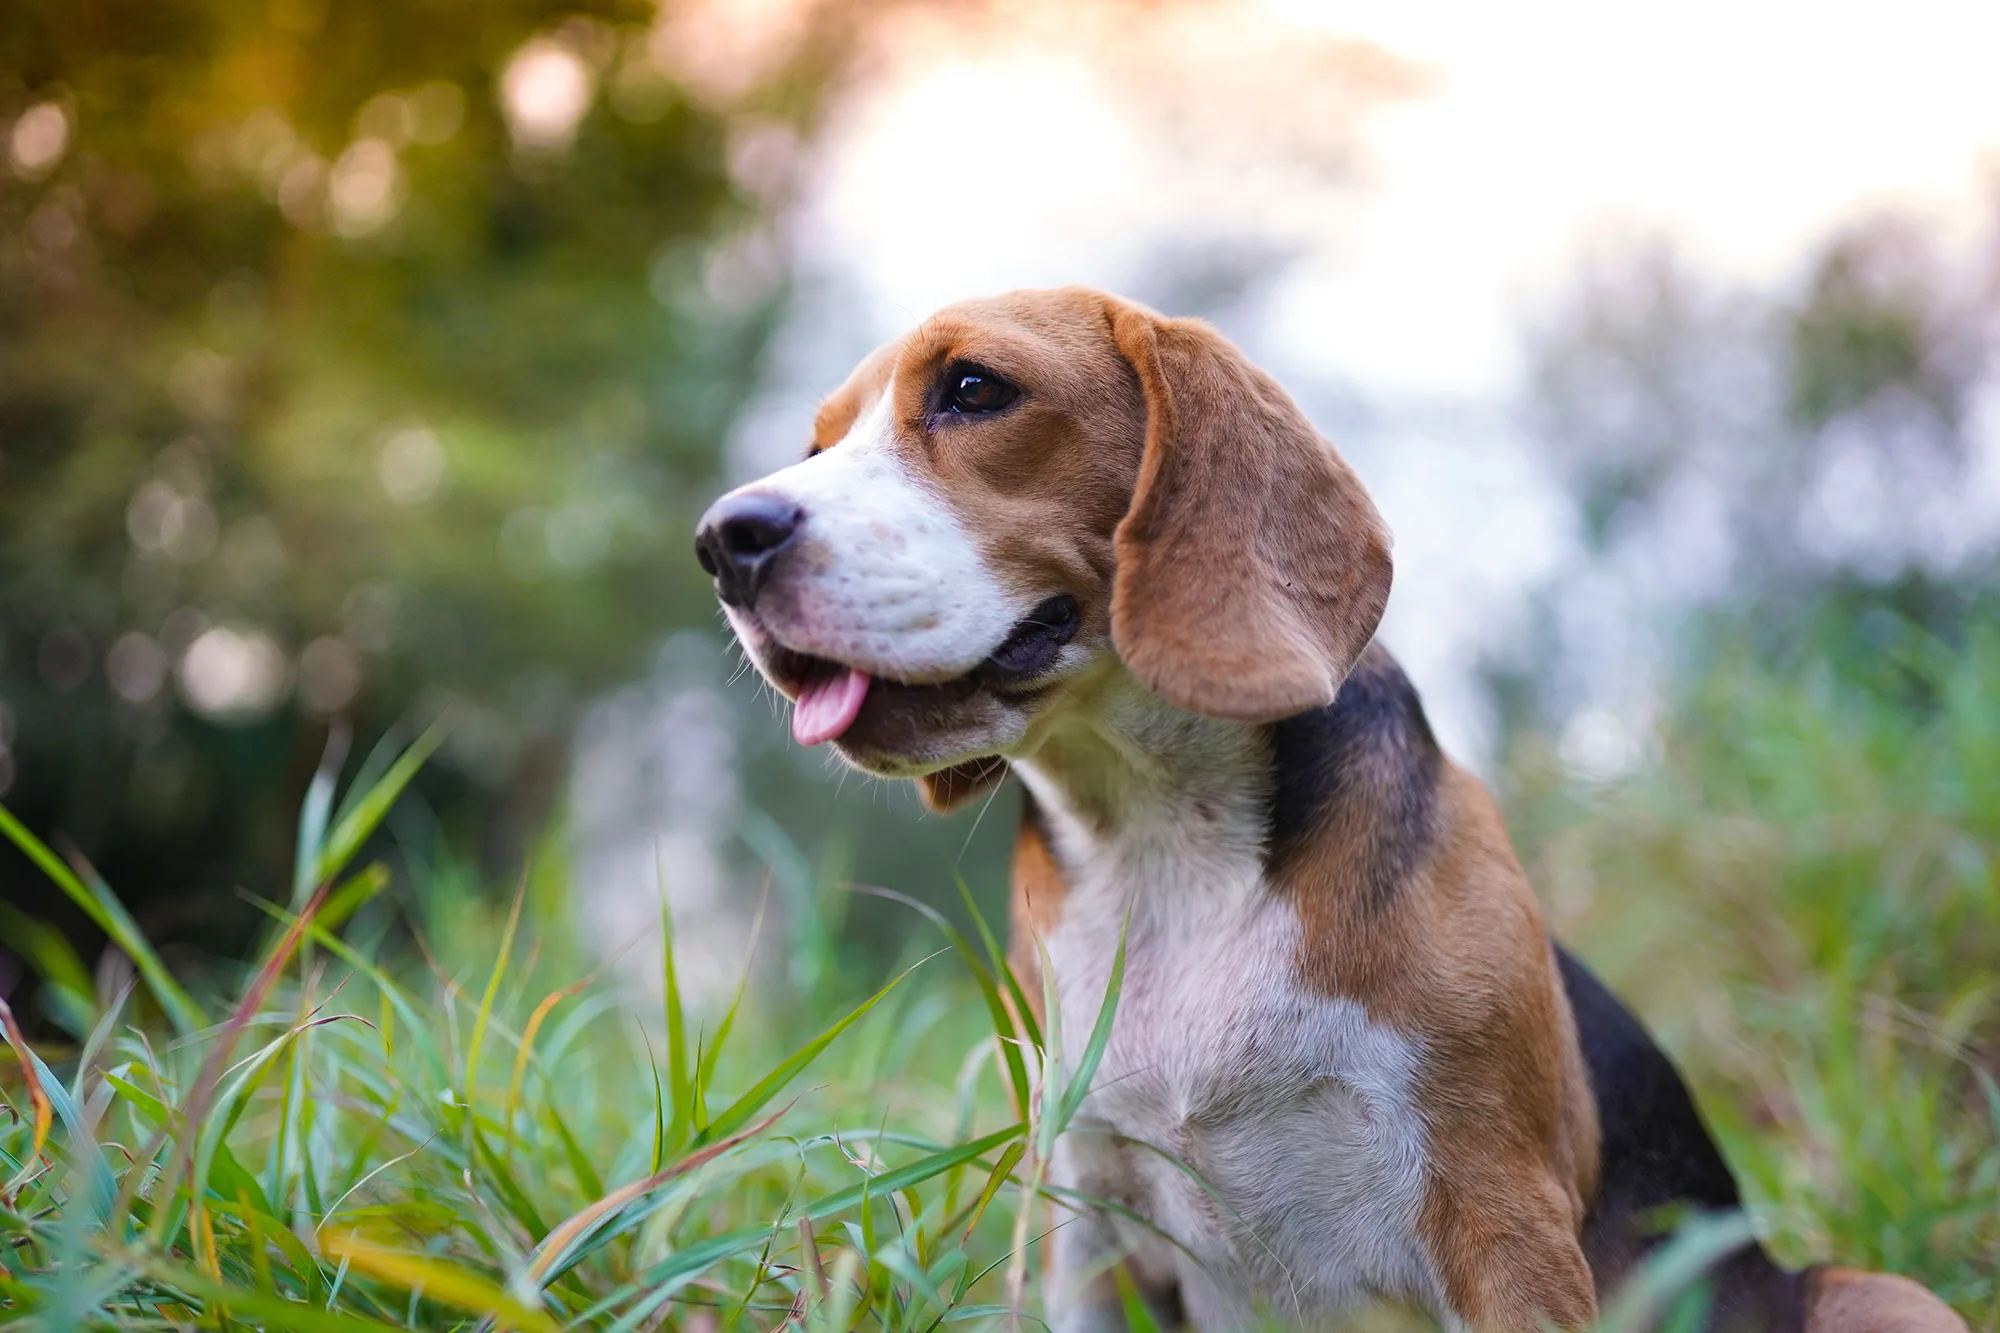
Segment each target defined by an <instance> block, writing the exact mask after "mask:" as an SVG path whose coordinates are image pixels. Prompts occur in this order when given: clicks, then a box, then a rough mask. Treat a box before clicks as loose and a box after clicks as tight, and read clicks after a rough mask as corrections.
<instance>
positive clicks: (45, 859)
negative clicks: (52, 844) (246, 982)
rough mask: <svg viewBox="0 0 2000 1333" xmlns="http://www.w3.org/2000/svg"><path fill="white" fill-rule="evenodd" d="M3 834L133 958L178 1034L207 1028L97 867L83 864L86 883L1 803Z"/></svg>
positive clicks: (189, 997)
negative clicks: (92, 867)
mask: <svg viewBox="0 0 2000 1333" xmlns="http://www.w3.org/2000/svg"><path fill="white" fill-rule="evenodd" d="M0 833H4V834H6V836H7V839H8V841H10V842H12V843H13V844H14V845H15V846H16V847H18V848H20V849H21V850H22V852H24V853H26V855H27V857H28V859H29V860H30V861H33V862H34V863H35V865H36V866H37V867H39V868H40V869H41V872H42V873H43V874H45V875H47V876H48V877H49V878H50V879H51V880H54V881H55V884H56V887H57V888H59V889H61V890H62V891H63V892H64V893H66V894H68V895H69V899H70V901H71V902H73V903H75V904H76V905H77V906H78V907H80V908H82V909H83V912H84V915H86V916H88V917H89V918H90V919H91V921H92V922H93V923H94V924H95V925H96V926H97V928H98V929H99V930H101V931H103V932H104V933H105V935H107V936H108V937H110V940H111V942H112V943H113V944H116V945H117V946H118V947H119V949H120V950H122V951H123V952H124V954H125V956H126V957H127V958H130V959H131V960H132V963H133V965H134V966H135V967H137V968H138V969H139V975H140V976H142V977H144V978H145V979H146V986H147V988H148V989H149V990H151V991H152V992H153V998H154V999H156V1000H158V1001H159V1003H160V1008H161V1009H163V1010H165V1011H166V1014H167V1020H168V1021H169V1022H171V1023H172V1024H173V1025H174V1031H175V1032H176V1033H178V1034H179V1035H180V1036H183V1037H187V1036H192V1035H193V1034H195V1033H197V1032H199V1031H201V1030H202V1029H203V1028H205V1027H207V1026H208V1018H207V1016H206V1015H204V1014H203V1013H202V1011H201V1006H200V1005H198V1004H196V1003H195V1002H194V997H193V996H191V995H189V994H188V993H187V992H186V991H184V990H182V989H181V986H180V983H179V982H177V981H175V980H174V979H173V976H172V975H171V974H170V973H169V972H168V971H167V969H166V967H165V965H164V964H162V963H161V962H160V956H159V955H158V954H156V953H154V952H153V947H152V946H151V945H150V944H148V943H146V938H145V936H143V935H141V934H140V933H139V927H138V926H137V924H135V923H134V922H133V920H132V918H131V916H130V915H129V914H128V913H127V912H126V911H125V905H124V904H123V903H121V902H119V901H118V898H117V895H115V894H114V893H112V892H111V890H110V888H109V887H107V886H106V885H105V884H104V881H103V880H101V879H99V878H98V877H97V874H96V872H95V871H88V867H87V866H86V867H85V869H86V871H88V875H89V879H90V883H89V884H88V885H87V886H86V885H85V883H84V881H83V880H82V879H80V878H78V876H77V874H76V872H75V871H73V870H71V869H70V867H68V866H66V865H64V864H63V862H62V861H61V859H60V858H58V857H57V856H56V854H55V853H54V852H52V851H50V850H49V849H48V848H47V847H46V846H44V845H43V843H42V840H41V839H40V838H37V837H36V836H35V835H34V834H32V833H30V832H29V831H28V829H27V827H26V826H25V825H24V824H22V823H21V821H20V820H18V819H16V818H14V812H13V811H11V810H9V809H8V808H7V807H6V806H4V805H0Z"/></svg>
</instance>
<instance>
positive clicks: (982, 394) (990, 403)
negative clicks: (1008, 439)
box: [941, 367, 1021, 416]
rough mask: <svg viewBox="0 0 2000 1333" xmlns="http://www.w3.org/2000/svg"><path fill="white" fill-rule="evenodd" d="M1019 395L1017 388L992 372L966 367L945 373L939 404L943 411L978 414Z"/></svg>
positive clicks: (964, 414) (997, 408)
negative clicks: (942, 395)
mask: <svg viewBox="0 0 2000 1333" xmlns="http://www.w3.org/2000/svg"><path fill="white" fill-rule="evenodd" d="M1020 396H1021V391H1020V390H1019V389H1017V388H1015V387H1014V386H1013V385H1011V384H1009V383H1008V382H1007V381H1006V380H1003V379H1001V378H1000V377H999V376H998V375H995V374H994V373H993V372H992V371H990V370H980V369H976V368H971V367H968V368H965V369H960V370H954V371H952V372H951V373H950V374H948V375H947V376H945V386H944V402H943V403H942V404H941V405H942V406H943V408H944V410H945V411H947V412H954V413H957V414H958V415H959V416H979V415H981V414H982V413H986V412H998V411H999V410H1000V409H1001V408H1003V407H1006V406H1007V405H1008V404H1009V403H1011V402H1013V401H1014V400H1015V399H1016V398H1019V397H1020Z"/></svg>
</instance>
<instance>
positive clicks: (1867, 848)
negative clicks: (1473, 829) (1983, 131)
mask: <svg viewBox="0 0 2000 1333" xmlns="http://www.w3.org/2000/svg"><path fill="white" fill-rule="evenodd" d="M1875 628H1876V629H1877V630H1879V631H1881V632H1880V633H1876V634H1874V635H1872V636H1871V639H1870V641H1869V642H1867V643H1866V644H1865V645H1862V646H1861V647H1859V648H1857V646H1856V645H1855V642H1854V640H1855V636H1854V635H1852V634H1851V633H1849V634H1845V635H1842V636H1839V638H1838V639H1837V640H1836V641H1834V642H1815V643H1813V644H1811V645H1810V647H1809V649H1808V650H1807V651H1805V652H1802V653H1801V654H1799V656H1798V658H1797V660H1796V662H1795V664H1794V665H1792V666H1790V667H1788V668H1787V669H1784V670H1781V671H1773V670H1772V669H1771V668H1770V667H1769V666H1767V665H1762V664H1760V662H1759V660H1758V658H1757V657H1756V656H1753V655H1752V654H1751V653H1749V652H1748V651H1747V650H1744V649H1740V648H1739V649H1733V650H1729V651H1725V652H1723V653H1722V654H1721V655H1720V659H1719V660H1718V661H1717V662H1716V663H1715V665H1714V666H1713V668H1712V669H1711V670H1709V671H1708V672H1707V673H1706V674H1705V675H1704V676H1703V677H1702V678H1701V679H1700V681H1699V684H1698V685H1697V687H1696V688H1695V689H1694V690H1692V691H1691V693H1690V694H1689V696H1688V697H1687V698H1685V699H1684V700H1682V701H1681V703H1680V706H1679V707H1678V708H1677V709H1676V710H1675V712H1674V714H1673V716H1672V717H1671V719H1670V720H1669V722H1668V724H1667V725H1666V727H1665V728H1664V731H1663V737H1662V739H1663V752H1662V753H1661V754H1660V756H1659V757H1658V760H1657V762H1654V763H1651V764H1648V765H1647V766H1646V768H1645V770H1644V771H1643V772H1641V773H1640V774H1638V775H1637V776H1635V777H1633V778H1632V779H1630V780H1629V781H1627V782H1624V783H1622V784H1619V785H1617V786H1615V787H1612V788H1610V789H1608V790H1602V791H1597V792H1590V791H1587V790H1584V789H1580V788H1578V787H1577V786H1575V785H1573V784H1570V783H1568V782H1565V781H1563V780H1561V779H1560V778H1559V777H1558V776H1557V774H1556V773H1555V770H1554V767H1553V765H1552V763H1551V761H1550V760H1549V758H1548V756H1546V755H1539V756H1538V755H1535V754H1533V753H1524V754H1522V755H1520V756H1517V758H1516V763H1515V765H1514V773H1515V775H1516V777H1517V780H1518V785H1517V789H1516V793H1515V794H1516V799H1515V801H1514V802H1513V804H1514V807H1515V812H1516V815H1517V818H1516V820H1515V828H1516V834H1517V837H1519V838H1520V840H1521V842H1522V844H1523V847H1522V850H1523V854H1524V857H1525V858H1526V860H1527V862H1528V865H1529V869H1530V873H1531V874H1532V875H1533V876H1534V877H1535V879H1536V880H1537V882H1538V883H1539V884H1540V885H1541V886H1542V888H1543V890H1544V892H1545V894H1546V895H1547V897H1548V898H1549V901H1550V904H1551V907H1552V915H1553V916H1554V918H1555V921H1556V925H1557V929H1558V930H1559V931H1560V932H1561V933H1563V934H1564V935H1565V936H1566V937H1567V938H1569V939H1570V940H1571V941H1573V942H1574V943H1575V944H1577V945H1578V946H1580V947H1581V949H1582V951H1583V952H1584V953H1585V954H1586V955H1587V956H1589V957H1590V958H1591V959H1592V960H1593V961H1594V962H1596V963H1597V964H1598V965H1599V967H1600V969H1601V970H1602V971H1603V972H1604V973H1605V975H1606V977H1607V979H1608V980H1609V981H1610V982H1612V983H1613V984H1614V985H1615V986H1616V987H1617V988H1618V989H1620V990H1621V991H1622V992H1623V993H1624V994H1625V995H1626V996H1627V997H1628V999H1629V1000H1630V1001H1631V1002H1633V1003H1634V1005H1635V1007H1636V1008H1637V1009H1638V1010H1639V1011H1640V1013H1641V1014H1642V1015H1643V1016H1644V1017H1645V1018H1646V1019H1647V1020H1648V1024H1649V1026H1650V1027H1652V1028H1653V1029H1654V1031H1655V1032H1656V1033H1657V1034H1659V1035H1660V1036H1661V1037H1662V1038H1663V1039H1664V1040H1665V1042H1666V1044H1667V1045H1668V1046H1669V1047H1670V1048H1671V1049H1672V1050H1673V1051H1674V1053H1675V1054H1676V1056H1677V1057H1678V1058H1679V1060H1680V1061H1681V1063H1682V1064H1683V1066H1684V1067H1685V1068H1686V1070H1687V1072H1688V1073H1689V1075H1690V1077H1691V1079H1692V1081H1693V1083H1694V1085H1695V1089H1696V1094H1697V1098H1698V1100H1699V1101H1700V1103H1701V1105H1702V1108H1703V1110H1704V1112H1705V1113H1706V1114H1707V1116H1708V1118H1709V1120H1710V1122H1711V1124H1712V1126H1713V1127H1714V1129H1715V1130H1716V1131H1717V1134H1718V1137H1719V1138H1720V1139H1721V1141H1722V1145H1723V1148H1724V1152H1725V1155H1726V1156H1727V1157H1728V1159H1729V1162H1730V1164H1731V1166H1732V1167H1733V1168H1734V1170H1735V1171H1736V1173H1737V1175H1738V1177H1739V1179H1740V1180H1742V1182H1743V1184H1744V1187H1745V1192H1746V1195H1747V1196H1748V1198H1749V1200H1750V1201H1751V1202H1752V1203H1753V1205H1755V1207H1756V1209H1757V1211H1758V1213H1759V1215H1760V1216H1761V1217H1762V1219H1763V1221H1764V1223H1765V1225H1766V1228H1767V1230H1768V1232H1769V1239H1770V1242H1771V1244H1772V1247H1773V1248H1774V1249H1775V1250H1776V1251H1777V1252H1778V1253H1779V1254H1780V1255H1781V1256H1782V1257H1783V1258H1785V1259H1787V1260H1788V1261H1790V1262H1792V1263H1795V1264H1800V1263H1805V1262H1808V1261H1819V1260H1828V1259H1832V1260H1837V1261H1839V1262H1842V1263H1847V1264H1855V1265H1860V1266H1864V1267H1874V1268H1887V1269H1891V1270H1894V1271H1897V1272H1902V1273H1906V1274H1909V1275H1910V1276H1912V1277H1915V1278H1917V1279H1919V1280H1920V1281H1923V1282H1925V1283H1927V1284H1928V1285H1930V1286H1932V1287H1933V1288H1934V1289H1935V1290H1937V1291H1938V1292H1939V1293H1940V1294H1941V1295H1942V1296H1944V1297H1945V1299H1947V1300H1948V1301H1950V1302H1952V1303H1953V1304H1954V1305H1955V1306H1957V1307H1958V1309H1959V1310H1960V1311H1961V1312H1962V1313H1964V1314H1965V1315H1966V1317H1967V1318H1968V1320H1970V1321H1971V1323H1972V1324H1973V1326H1974V1327H1976V1328H1996V1327H2000V1083H1996V1078H2000V625H1995V624H1994V623H1991V622H1988V623H1984V624H1980V623H1975V624H1974V625H1973V626H1972V627H1971V628H1970V629H1969V630H1968V631H1967V632H1966V633H1965V635H1964V637H1963V639H1962V641H1960V642H1956V643H1946V642H1943V641H1941V640H1939V639H1937V638H1935V637H1933V636H1931V635H1930V634H1928V633H1926V632H1924V631H1923V630H1921V629H1919V628H1917V627H1915V626H1913V625H1909V624H1904V623H1900V622H1891V621H1888V620H1886V619H1884V620H1882V622H1881V623H1880V624H1878V625H1877V626H1876V627H1875Z"/></svg>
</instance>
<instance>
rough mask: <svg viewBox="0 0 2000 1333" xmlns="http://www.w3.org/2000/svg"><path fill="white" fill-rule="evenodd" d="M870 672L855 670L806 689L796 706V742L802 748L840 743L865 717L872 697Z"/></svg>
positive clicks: (793, 736)
mask: <svg viewBox="0 0 2000 1333" xmlns="http://www.w3.org/2000/svg"><path fill="white" fill-rule="evenodd" d="M868 679H869V678H868V673H867V672H865V671H856V670H854V669H853V668H852V667H845V668H842V670H841V673H840V674H839V675H837V676H828V677H826V678H825V679H823V680H816V681H814V682H812V684H810V685H808V686H806V687H805V689H804V691H802V692H801V693H800V695H799V701H798V703H797V704H795V705H793V707H792V739H793V740H795V741H797V742H798V743H799V744H800V745H819V744H821V743H822V742H825V741H831V740H838V739H840V735H841V733H842V732H844V731H846V730H847V729H848V728H849V727H851V726H853V725H854V719H855V718H857V717H859V716H860V715H861V705H862V703H863V702H864V701H866V699H867V698H868Z"/></svg>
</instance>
